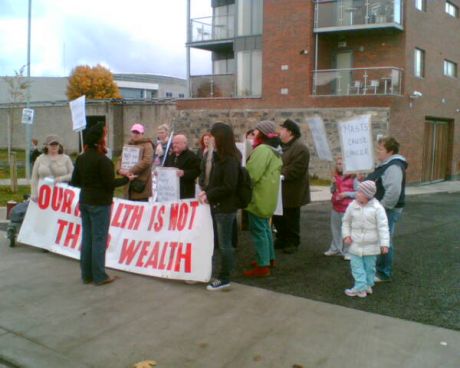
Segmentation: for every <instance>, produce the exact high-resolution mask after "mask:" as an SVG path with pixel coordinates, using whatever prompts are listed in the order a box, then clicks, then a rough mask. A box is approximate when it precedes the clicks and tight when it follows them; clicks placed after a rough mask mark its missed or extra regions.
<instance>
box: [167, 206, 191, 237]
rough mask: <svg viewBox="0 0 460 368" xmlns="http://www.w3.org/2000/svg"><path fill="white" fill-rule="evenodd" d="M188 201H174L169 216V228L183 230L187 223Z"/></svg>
mask: <svg viewBox="0 0 460 368" xmlns="http://www.w3.org/2000/svg"><path fill="white" fill-rule="evenodd" d="M188 207H189V204H188V203H185V202H183V203H181V204H179V203H173V204H171V214H170V218H169V230H172V231H174V230H178V231H182V230H184V228H185V224H186V223H187V216H188V212H189V211H188Z"/></svg>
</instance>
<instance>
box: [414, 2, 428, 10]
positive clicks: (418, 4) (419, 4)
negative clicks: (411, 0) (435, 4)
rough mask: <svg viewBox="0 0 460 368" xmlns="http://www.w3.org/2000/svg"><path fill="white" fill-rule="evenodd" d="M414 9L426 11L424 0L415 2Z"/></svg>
mask: <svg viewBox="0 0 460 368" xmlns="http://www.w3.org/2000/svg"><path fill="white" fill-rule="evenodd" d="M415 9H417V10H420V11H426V0H415Z"/></svg>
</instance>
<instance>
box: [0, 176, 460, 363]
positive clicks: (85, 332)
mask: <svg viewBox="0 0 460 368" xmlns="http://www.w3.org/2000/svg"><path fill="white" fill-rule="evenodd" d="M313 190H314V192H313V196H314V199H315V200H319V201H328V200H329V198H330V197H329V196H330V195H329V193H328V191H327V189H321V188H319V189H317V188H313ZM408 192H409V194H424V195H421V196H417V198H420V200H419V203H420V205H419V207H417V210H416V211H419V210H424V211H427V210H429V208H430V204H431V203H437V204H438V206H437V207H436V211H440V210H441V209H442V208H443V207H449V206H452V205H454V206H455V205H456V204H457V203H458V202H457V201H458V198H459V196H458V194H456V192H460V183H459V182H443V183H438V184H435V185H428V186H423V187H422V186H421V187H410V188H409V189H408ZM438 192H443V193H441V194H439V195H436V194H433V193H438ZM411 200H412V199H411ZM446 201H447V202H448V203H446ZM443 203H444V206H443ZM328 205H329V204H328V202H320V203H313V204H312V205H311V206H312V207H314V208H316V209H317V210H318V211H319V212H320V213H322V215H321V216H319V218H320V219H322V220H321V221H322V222H323V223H322V224H321V226H322V227H324V226H326V227H327V226H328V222H327V221H326V222H325V223H324V221H325V220H327V218H326V217H325V216H324V213H326V212H327V208H328ZM315 206H316V207H315ZM308 207H309V206H307V207H306V210H305V211H307V213H308V211H310V209H308ZM314 208H312V209H311V211H313V209H314ZM457 208H458V206H457ZM414 209H415V207H414ZM321 210H322V211H323V212H321ZM416 211H415V212H412V216H407V217H408V218H409V217H413V216H415V217H416V215H417V212H416ZM408 212H409V211H408ZM303 213H305V212H303ZM405 215H409V213H407V214H405ZM4 216H5V211H4V209H2V210H0V219H4V218H5V217H4ZM454 220H455V221H457V218H455V219H454ZM413 221H414V222H417V221H419V222H420V224H421V226H426V224H427V223H428V222H423V221H422V219H421V218H420V217H418V218H417V217H416V218H415V219H414V220H413ZM457 223H458V222H457ZM443 224H444V222H442V223H438V225H439V227H438V230H439V229H440V231H441V232H442V231H444V230H443V229H444V227H443V226H441V225H443ZM3 225H4V223H3ZM313 226H317V227H319V226H320V224H319V223H314V224H313ZM449 229H450V228H449ZM304 230H305V229H304V228H303V231H304ZM399 230H402V229H398V230H397V231H399ZM433 231H435V230H433ZM3 234H4V232H1V231H0V367H47V368H54V367H97V368H99V367H101V368H102V367H131V366H133V364H134V363H136V362H140V361H144V360H155V361H156V362H157V367H172V368H176V367H177V368H181V367H193V368H194V367H197V368H202V367H203V368H207V367H209V368H219V367H289V368H293V367H296V368H302V367H303V368H307V367H344V368H348V367H350V368H351V367H353V368H355V367H376V368H378V367H382V368H383V367H385V368H389V367H408V368H412V367H414V368H415V367H417V368H420V367H422V368H424V367H426V368H432V367H452V368H454V367H455V368H458V367H459V366H460V332H459V331H456V330H453V329H446V328H440V327H437V326H432V325H426V324H422V323H416V322H412V321H407V320H403V319H399V318H393V317H389V316H384V315H380V314H377V313H369V312H365V311H362V310H358V309H359V308H360V306H362V305H366V302H368V304H372V299H371V297H369V298H367V299H363V300H360V301H359V303H358V301H356V303H355V302H354V303H355V304H351V305H349V306H350V307H351V308H347V307H344V306H340V305H335V304H331V302H329V303H324V302H319V301H314V300H310V299H308V295H307V296H305V297H297V296H294V295H289V294H286V293H284V292H281V293H280V292H273V291H271V290H268V289H264V288H260V287H254V286H248V285H244V284H240V283H236V282H234V283H232V288H230V290H229V291H220V292H208V291H206V290H205V289H204V285H202V284H196V285H186V284H184V283H182V282H177V281H170V280H161V279H156V278H148V277H142V276H139V275H134V274H128V273H123V272H117V271H110V273H111V274H114V275H119V276H120V277H121V278H120V280H117V281H116V282H115V283H114V284H110V285H106V286H102V287H96V286H92V285H83V284H82V283H81V282H80V279H79V264H78V262H77V261H75V260H71V259H68V258H65V257H62V256H58V255H54V254H52V253H43V252H42V251H41V250H39V249H36V248H33V247H27V246H18V247H16V248H9V247H8V243H7V241H6V239H5V238H4V236H3ZM401 235H402V236H401V239H397V241H400V242H401V243H403V241H404V242H405V241H408V240H406V239H411V238H412V239H416V241H417V244H415V245H414V246H422V245H423V244H421V242H423V241H425V240H426V239H427V238H428V237H429V234H426V233H425V234H422V235H421V234H417V233H405V232H404V231H401ZM434 235H436V234H432V236H433V237H435V236H434ZM420 236H422V238H420ZM406 237H407V238H406ZM448 239H449V241H452V247H455V246H457V247H458V245H459V243H458V238H448ZM242 241H244V238H242ZM240 246H241V247H246V246H247V245H246V244H244V245H240ZM318 246H319V245H318ZM305 247H306V248H307V249H309V247H308V245H305ZM309 251H310V252H313V253H314V252H317V251H315V250H314V249H313V250H309ZM238 252H241V253H244V252H243V251H242V249H241V250H240V249H239V250H238ZM456 254H458V252H456V253H448V254H447V258H449V257H452V256H453V257H455V255H456ZM287 257H299V255H298V253H296V254H295V255H289V256H286V257H285V258H284V259H285V260H287V261H286V262H285V263H286V264H288V265H289V259H288V258H287ZM324 258H326V257H324ZM401 258H402V257H401ZM291 259H295V258H291ZM326 259H327V261H331V263H334V264H336V267H339V268H337V269H342V268H343V267H345V266H343V265H346V262H345V261H342V260H339V259H338V257H336V258H335V259H329V258H326ZM282 261H283V259H282V257H281V256H280V262H282ZM339 261H340V262H339ZM449 261H451V262H453V264H454V266H455V265H456V264H458V256H457V258H453V259H452V258H449V259H447V260H446V262H449ZM291 262H292V261H291ZM309 262H310V265H311V264H312V263H311V260H310V261H307V264H306V266H308V263H309ZM417 262H419V260H417ZM283 267H284V266H283V265H282V264H281V265H280V269H281V271H282V269H283ZM449 270H450V273H449V274H446V275H444V277H445V278H446V279H448V278H451V279H453V280H457V281H458V276H459V270H460V269H459V268H458V267H457V268H455V267H451V268H449ZM455 270H457V272H456V273H454V274H452V272H455ZM281 271H280V274H279V275H277V277H278V278H279V279H280V280H281V279H282V277H281V274H283V275H285V274H289V269H287V270H284V271H283V272H281ZM277 272H278V271H277ZM273 279H276V277H274V278H273ZM289 280H291V279H289ZM317 280H318V281H317V283H318V284H319V285H320V284H321V281H320V278H319V277H318V279H317ZM261 281H262V280H259V283H260V284H262V282H261ZM310 281H311V280H310ZM346 281H347V282H348V281H349V279H346ZM398 282H400V283H402V280H401V278H398V279H397V280H395V281H394V282H393V283H391V284H385V285H381V286H380V285H379V286H376V295H375V297H376V298H382V299H381V300H382V301H383V300H384V297H383V296H382V294H384V293H386V292H387V291H385V290H384V289H382V288H387V289H388V290H389V288H391V287H396V286H393V285H397V283H398ZM260 284H259V285H258V286H262V285H260ZM457 284H458V282H457ZM346 286H348V285H346ZM421 286H423V285H413V287H416V288H419V287H421ZM264 287H265V286H264ZM324 287H327V285H324ZM377 288H380V290H381V291H379V289H377ZM382 290H383V291H382ZM338 291H339V292H340V293H341V292H342V291H343V290H338ZM379 292H380V296H379V295H378V293H379ZM410 293H411V290H408V294H410ZM451 293H453V294H454V296H455V293H456V295H458V294H459V290H458V289H457V290H455V289H454V290H453V291H452V290H451ZM340 297H341V298H345V300H349V299H347V297H345V296H342V295H341V296H340ZM372 297H374V295H373V296H372ZM456 300H458V299H456ZM393 301H394V300H393ZM390 302H391V301H390ZM426 303H428V304H429V303H431V304H435V303H436V301H435V300H433V299H431V298H428V300H427V301H426ZM390 304H391V303H390ZM397 307H398V309H404V308H406V309H411V308H414V305H412V304H410V303H407V305H405V303H404V301H403V302H398V303H397ZM422 307H424V306H423V305H419V308H422ZM356 308H358V309H356ZM415 308H416V307H415ZM450 308H451V310H450V311H449V313H452V314H450V316H451V317H452V318H457V320H458V314H459V313H460V305H459V304H458V303H457V304H456V305H455V299H454V304H453V305H450ZM361 309H362V308H361ZM409 312H410V310H409ZM382 313H385V311H384V310H383V311H382ZM408 314H410V313H408ZM454 328H455V326H454Z"/></svg>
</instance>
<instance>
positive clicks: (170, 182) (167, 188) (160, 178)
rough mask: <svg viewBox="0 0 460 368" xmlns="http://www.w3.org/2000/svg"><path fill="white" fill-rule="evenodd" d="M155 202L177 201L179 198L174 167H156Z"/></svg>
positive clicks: (178, 184) (178, 181) (177, 181)
mask: <svg viewBox="0 0 460 368" xmlns="http://www.w3.org/2000/svg"><path fill="white" fill-rule="evenodd" d="M155 170H156V201H157V202H167V201H178V200H179V198H180V179H179V177H178V176H177V171H178V169H176V168H175V167H157V168H156V169H155Z"/></svg>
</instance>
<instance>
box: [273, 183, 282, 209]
mask: <svg viewBox="0 0 460 368" xmlns="http://www.w3.org/2000/svg"><path fill="white" fill-rule="evenodd" d="M283 180H284V176H283V175H280V187H279V189H278V200H277V202H276V208H275V212H274V213H273V214H274V215H275V216H283V188H282V185H283Z"/></svg>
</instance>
